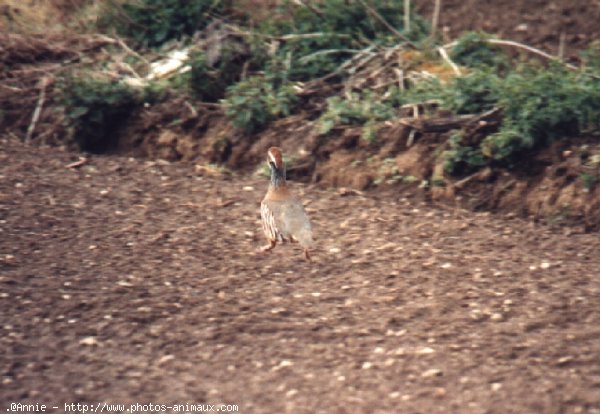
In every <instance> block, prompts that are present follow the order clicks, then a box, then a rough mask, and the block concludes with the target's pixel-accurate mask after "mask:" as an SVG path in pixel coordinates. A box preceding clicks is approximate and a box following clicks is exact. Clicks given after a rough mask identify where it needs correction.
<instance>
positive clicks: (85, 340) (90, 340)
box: [79, 336, 98, 346]
mask: <svg viewBox="0 0 600 414" xmlns="http://www.w3.org/2000/svg"><path fill="white" fill-rule="evenodd" d="M79 344H80V345H86V346H93V345H98V341H97V340H96V338H94V337H93V336H86V337H85V338H83V339H81V340H80V341H79Z"/></svg>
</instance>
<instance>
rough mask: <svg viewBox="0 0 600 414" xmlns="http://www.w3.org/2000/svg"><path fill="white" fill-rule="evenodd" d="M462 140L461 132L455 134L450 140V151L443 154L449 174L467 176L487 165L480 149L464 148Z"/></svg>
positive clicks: (445, 168) (445, 167)
mask: <svg viewBox="0 0 600 414" xmlns="http://www.w3.org/2000/svg"><path fill="white" fill-rule="evenodd" d="M462 139H463V136H462V134H461V133H460V132H458V131H455V132H453V133H452V134H451V135H450V138H449V139H448V143H449V146H450V149H448V150H446V151H444V152H443V153H442V157H443V159H444V171H446V172H447V173H448V174H454V175H461V174H466V173H469V172H471V171H473V170H474V169H477V168H479V167H482V166H484V165H486V163H487V161H486V159H485V158H484V156H483V154H482V152H481V150H480V149H479V148H474V147H470V146H463V145H462V144H461V141H462Z"/></svg>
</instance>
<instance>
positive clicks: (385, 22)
mask: <svg viewBox="0 0 600 414" xmlns="http://www.w3.org/2000/svg"><path fill="white" fill-rule="evenodd" d="M359 2H360V4H362V5H363V7H364V8H365V9H367V11H368V12H369V13H370V14H371V15H372V16H373V17H375V18H376V19H377V20H379V22H380V23H381V24H383V25H384V26H385V27H386V28H387V29H388V30H389V31H390V32H392V33H393V34H395V35H396V36H398V37H399V38H400V39H401V40H403V41H404V42H406V44H407V45H409V46H410V47H412V48H413V49H417V46H416V45H415V44H414V43H413V42H411V41H410V40H409V39H408V38H407V37H406V36H404V35H403V34H402V33H400V32H399V31H398V30H396V29H395V28H394V26H392V25H391V24H389V23H388V21H387V20H385V19H384V18H383V16H381V14H379V13H377V10H375V9H374V8H372V7H371V6H369V5H368V4H367V2H366V1H364V0H359Z"/></svg>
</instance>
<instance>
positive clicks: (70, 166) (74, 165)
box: [65, 157, 88, 170]
mask: <svg viewBox="0 0 600 414" xmlns="http://www.w3.org/2000/svg"><path fill="white" fill-rule="evenodd" d="M87 161H88V159H87V158H86V157H79V159H78V160H77V161H74V162H72V163H70V164H67V165H65V168H67V169H69V170H71V169H73V168H77V167H81V166H82V165H83V164H85V163H86V162H87Z"/></svg>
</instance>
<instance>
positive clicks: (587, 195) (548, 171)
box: [0, 0, 600, 229]
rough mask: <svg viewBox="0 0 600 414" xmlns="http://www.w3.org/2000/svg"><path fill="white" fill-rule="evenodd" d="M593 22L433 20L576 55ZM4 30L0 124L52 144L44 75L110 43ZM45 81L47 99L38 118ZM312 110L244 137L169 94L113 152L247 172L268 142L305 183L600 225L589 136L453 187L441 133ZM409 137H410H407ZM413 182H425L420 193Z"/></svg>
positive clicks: (53, 112)
mask: <svg viewBox="0 0 600 414" xmlns="http://www.w3.org/2000/svg"><path fill="white" fill-rule="evenodd" d="M425 3H426V4H425ZM429 3H430V2H419V4H418V6H417V11H419V12H421V13H422V14H423V15H425V16H429V15H430V14H431V5H430V4H429ZM61 4H62V3H61ZM61 4H58V3H57V7H55V9H56V10H55V11H56V12H57V13H59V12H60V10H63V9H64V10H67V9H68V8H64V7H63V8H62V9H61V7H62V6H61ZM58 6H61V7H58ZM599 19H600V6H598V5H597V4H596V3H590V2H588V1H583V0H578V1H575V2H569V3H568V4H566V3H565V4H559V3H557V2H553V1H542V0H537V1H534V2H530V1H521V2H516V3H515V2H508V1H506V2H504V1H501V2H492V3H490V2H484V1H468V2H456V1H447V2H443V7H442V11H441V15H440V25H441V27H445V28H446V29H447V30H446V33H447V35H448V36H449V37H452V38H453V37H455V36H456V35H458V34H459V33H460V32H462V31H463V30H486V31H488V32H492V33H497V34H499V35H500V36H502V37H505V38H511V39H516V40H519V41H522V42H524V43H527V44H530V45H533V46H536V47H540V48H542V49H544V50H546V51H549V52H551V53H557V52H558V45H559V44H560V43H561V39H562V44H563V47H562V50H563V51H564V53H565V56H566V57H568V58H570V59H572V60H574V61H576V57H577V54H578V53H579V51H580V50H581V48H583V47H585V46H587V45H588V44H589V42H591V41H593V40H598V37H599V36H600V35H599V34H598V31H597V30H596V27H597V21H598V20H599ZM2 36H4V37H3V39H4V40H5V41H3V44H4V45H5V46H4V48H3V50H2V51H0V53H1V56H2V59H3V61H4V62H5V64H10V65H11V68H12V70H11V71H8V72H5V74H4V80H7V82H6V86H5V87H3V88H0V102H2V104H3V107H4V108H6V109H5V113H4V116H3V119H2V123H3V125H4V126H5V127H6V128H7V130H10V131H11V132H13V133H15V134H16V135H18V136H28V135H29V130H30V129H31V126H32V124H34V126H35V128H33V133H32V134H31V138H32V140H33V141H34V142H36V141H37V142H45V143H58V144H60V143H61V142H63V141H62V140H63V139H64V137H65V136H67V135H68V134H67V131H66V130H65V129H64V115H63V114H61V112H60V111H57V108H58V106H59V103H58V102H56V100H55V95H54V94H53V93H52V91H53V90H54V88H55V85H54V84H53V83H52V81H51V80H52V79H53V78H52V76H49V77H48V79H50V82H49V83H48V84H45V83H44V82H43V80H44V79H46V77H45V75H43V74H45V73H47V72H48V71H51V70H54V69H55V68H56V66H57V65H58V66H60V65H61V62H64V61H78V60H79V59H80V56H82V54H95V56H96V57H97V58H99V59H101V58H102V56H103V55H102V54H103V53H107V52H106V51H105V50H104V49H103V46H106V45H107V43H108V44H110V41H107V39H106V38H102V37H100V38H98V37H82V36H65V35H60V34H58V35H53V36H49V37H48V36H46V37H41V36H38V37H34V38H22V37H18V36H12V37H11V36H10V35H8V36H7V35H6V34H4V35H2ZM113 46H114V45H113ZM17 78H18V80H19V81H18V82H17ZM11 82H12V83H11ZM13 83H14V84H13ZM42 89H43V90H44V92H45V100H44V102H43V105H42V106H41V111H40V114H39V115H40V116H39V118H38V119H37V122H36V123H34V122H33V118H34V116H33V114H34V109H35V108H36V106H37V105H38V104H39V102H40V97H41V95H42V94H41V90H42ZM312 107H313V108H315V105H314V102H313V105H312ZM316 107H317V108H318V107H319V105H318V104H317V105H316ZM314 118H315V114H314V112H311V113H308V112H307V113H302V112H301V113H300V114H298V115H295V116H292V117H289V118H286V119H284V120H281V121H277V122H275V123H273V124H272V125H271V126H270V127H269V128H267V130H265V131H263V132H261V133H259V134H256V135H253V136H247V135H244V134H242V133H240V132H239V131H236V130H234V129H233V128H232V127H231V126H230V124H229V122H227V121H226V120H225V119H224V117H223V115H222V113H221V111H220V110H218V109H216V108H214V107H212V106H202V105H201V106H198V107H192V106H191V105H190V104H189V103H188V102H186V101H185V99H183V98H174V99H172V100H170V101H169V102H166V103H163V104H158V105H156V106H152V107H149V108H144V109H143V110H141V111H139V113H137V114H135V115H134V117H133V119H132V121H131V122H130V123H129V124H128V125H127V126H126V127H125V128H122V129H120V130H119V131H118V134H119V137H120V146H119V148H118V149H117V150H116V151H119V152H125V153H131V154H136V155H141V156H146V157H150V158H162V159H167V160H171V161H173V160H181V161H190V162H195V163H197V164H200V165H201V167H200V168H204V167H205V166H206V165H207V164H222V165H225V166H227V167H228V168H230V169H233V170H237V171H242V172H244V173H253V172H255V171H256V170H257V169H260V164H261V163H262V161H263V159H264V153H265V150H266V149H267V148H268V147H269V146H271V145H279V146H282V147H283V148H284V149H285V150H286V153H287V154H288V155H289V157H290V176H291V177H292V178H293V179H296V180H301V181H304V182H315V183H320V184H321V185H323V186H325V187H326V186H343V187H352V188H356V189H359V190H364V189H367V188H371V189H373V188H375V187H380V186H384V187H385V186H390V185H391V186H394V188H397V189H398V191H409V192H411V193H414V194H418V195H419V197H422V198H425V199H435V200H440V201H441V200H445V201H447V202H450V203H452V204H454V203H455V202H458V203H460V204H462V205H464V206H468V207H470V208H473V209H476V210H477V209H487V210H492V211H504V212H512V213H515V214H519V215H527V216H532V217H535V218H540V219H542V220H544V221H546V222H548V223H563V222H576V223H579V224H581V225H582V226H583V227H585V228H586V229H592V228H596V227H598V225H599V224H600V190H598V188H597V187H598V186H597V185H595V184H594V183H590V182H587V183H586V181H585V177H586V176H591V177H595V176H596V175H598V174H600V172H598V171H597V168H596V169H594V168H593V167H590V164H589V162H588V161H589V159H590V157H591V156H594V155H598V154H600V144H599V143H598V139H597V137H595V136H590V137H572V138H565V139H564V140H561V141H560V143H557V144H555V145H554V146H552V147H550V148H548V149H545V150H543V151H541V152H536V153H534V154H532V155H531V156H528V157H526V158H524V159H523V160H522V161H523V162H522V163H520V164H519V165H517V166H516V168H514V169H513V170H507V169H504V168H495V169H486V170H484V171H482V172H481V173H479V174H475V175H473V176H469V177H458V178H453V177H445V178H446V180H447V182H448V183H449V185H447V186H446V187H445V188H435V186H433V185H432V183H433V182H434V181H435V179H436V177H439V175H440V174H441V173H440V171H439V168H440V166H439V165H437V164H436V162H437V161H436V154H437V153H438V152H439V151H440V150H441V149H443V148H442V143H444V142H446V138H447V136H446V135H443V134H431V133H425V134H423V133H418V134H415V135H413V136H411V131H410V129H409V128H407V127H406V126H403V125H399V124H397V123H394V122H392V123H390V124H389V125H388V126H386V127H384V128H382V129H380V130H379V131H378V133H377V139H376V140H375V141H374V142H365V141H364V140H361V139H360V130H359V129H358V128H340V129H338V130H336V131H334V132H333V134H332V135H331V136H328V137H322V136H319V135H318V134H316V133H315V130H316V128H315V125H314ZM411 142H414V144H413V145H408V144H409V143H411ZM407 178H409V179H410V180H407ZM590 184H592V185H590ZM419 185H421V187H424V188H423V189H418V188H417V187H418V186H419Z"/></svg>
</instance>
